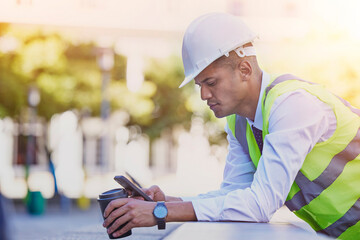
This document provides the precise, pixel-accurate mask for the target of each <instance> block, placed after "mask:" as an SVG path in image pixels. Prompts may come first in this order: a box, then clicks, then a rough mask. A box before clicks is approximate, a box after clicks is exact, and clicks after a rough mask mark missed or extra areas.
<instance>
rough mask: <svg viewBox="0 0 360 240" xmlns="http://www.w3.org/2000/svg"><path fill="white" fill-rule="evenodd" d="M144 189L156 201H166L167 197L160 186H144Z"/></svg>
mask: <svg viewBox="0 0 360 240" xmlns="http://www.w3.org/2000/svg"><path fill="white" fill-rule="evenodd" d="M142 190H143V191H144V192H145V193H146V194H147V195H148V196H149V197H150V198H151V199H152V200H154V201H155V202H158V201H165V199H166V197H165V194H164V192H163V191H162V190H161V189H160V188H159V186H156V185H153V186H151V187H149V188H143V189H142Z"/></svg>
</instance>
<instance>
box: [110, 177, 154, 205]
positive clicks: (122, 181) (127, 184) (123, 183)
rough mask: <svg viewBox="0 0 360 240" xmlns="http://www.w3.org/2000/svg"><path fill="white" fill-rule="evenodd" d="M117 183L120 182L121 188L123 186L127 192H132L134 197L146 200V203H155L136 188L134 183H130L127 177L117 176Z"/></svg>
mask: <svg viewBox="0 0 360 240" xmlns="http://www.w3.org/2000/svg"><path fill="white" fill-rule="evenodd" d="M114 179H115V181H116V182H118V183H119V184H120V185H121V186H123V187H124V188H125V189H126V190H130V191H132V194H133V195H134V196H141V197H143V198H144V199H145V201H150V202H153V200H152V199H151V198H150V197H149V196H148V195H146V194H145V193H144V192H143V191H141V189H140V188H138V187H137V186H135V185H134V184H133V183H132V182H130V181H129V180H128V179H127V178H126V177H124V176H115V177H114Z"/></svg>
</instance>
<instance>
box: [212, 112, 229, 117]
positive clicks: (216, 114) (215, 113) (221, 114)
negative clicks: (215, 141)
mask: <svg viewBox="0 0 360 240" xmlns="http://www.w3.org/2000/svg"><path fill="white" fill-rule="evenodd" d="M214 115H215V117H217V118H223V117H226V116H227V115H225V114H223V113H220V112H214Z"/></svg>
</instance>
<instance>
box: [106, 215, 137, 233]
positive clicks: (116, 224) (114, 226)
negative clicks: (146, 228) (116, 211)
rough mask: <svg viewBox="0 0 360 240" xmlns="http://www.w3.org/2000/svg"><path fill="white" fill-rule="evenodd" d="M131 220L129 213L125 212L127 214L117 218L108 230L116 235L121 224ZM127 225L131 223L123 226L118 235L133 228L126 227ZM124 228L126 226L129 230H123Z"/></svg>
mask: <svg viewBox="0 0 360 240" xmlns="http://www.w3.org/2000/svg"><path fill="white" fill-rule="evenodd" d="M129 220H130V216H129V214H125V215H123V216H121V217H119V218H118V219H116V220H115V221H114V223H113V224H112V225H111V227H109V228H108V230H107V232H108V234H111V233H113V236H114V237H115V235H114V231H116V229H118V228H119V227H120V226H121V225H123V224H125V223H126V222H128V221H129ZM127 225H129V223H127V224H126V225H125V226H124V227H123V228H121V230H120V231H117V233H118V234H119V233H120V234H119V235H118V236H120V235H122V234H124V233H126V232H127V231H129V230H130V229H131V228H132V227H131V226H128V227H127V228H126V226H127ZM124 228H125V230H126V229H128V230H126V231H123V230H124Z"/></svg>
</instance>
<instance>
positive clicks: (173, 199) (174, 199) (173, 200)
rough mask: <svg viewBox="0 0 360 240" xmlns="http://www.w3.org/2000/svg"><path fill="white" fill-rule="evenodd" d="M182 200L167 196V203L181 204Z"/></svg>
mask: <svg viewBox="0 0 360 240" xmlns="http://www.w3.org/2000/svg"><path fill="white" fill-rule="evenodd" d="M181 201H182V199H181V198H179V197H171V196H165V202H181Z"/></svg>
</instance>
